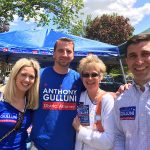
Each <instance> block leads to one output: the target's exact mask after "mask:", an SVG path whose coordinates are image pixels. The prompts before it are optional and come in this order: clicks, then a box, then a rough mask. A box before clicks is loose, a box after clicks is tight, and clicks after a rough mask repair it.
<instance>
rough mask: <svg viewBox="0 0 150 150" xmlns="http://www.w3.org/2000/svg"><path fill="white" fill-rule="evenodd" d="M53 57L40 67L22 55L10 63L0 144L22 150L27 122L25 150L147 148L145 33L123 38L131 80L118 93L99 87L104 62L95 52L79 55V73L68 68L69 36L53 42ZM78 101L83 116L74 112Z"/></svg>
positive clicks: (149, 38) (148, 52)
mask: <svg viewBox="0 0 150 150" xmlns="http://www.w3.org/2000/svg"><path fill="white" fill-rule="evenodd" d="M53 59H54V65H53V66H52V67H46V68H44V69H41V70H40V66H39V63H38V62H37V61H36V60H34V59H26V58H22V59H20V60H18V61H17V62H16V64H15V65H14V67H13V68H12V71H11V73H10V77H9V80H8V82H7V83H6V86H5V89H4V92H3V93H2V94H3V96H2V98H1V100H0V149H2V150H26V149H27V148H26V140H27V137H28V133H27V129H28V128H29V126H30V125H31V124H32V130H31V134H30V136H31V141H32V143H31V150H61V149H63V150H135V149H136V150H148V149H149V147H150V136H149V130H150V123H149V122H150V105H149V104H150V34H139V35H136V36H133V37H132V38H130V39H129V40H128V41H127V43H126V62H127V65H128V68H129V69H130V71H131V72H132V73H133V76H134V83H133V84H132V85H131V86H130V87H129V89H128V90H125V91H124V92H123V93H122V94H120V91H118V92H117V93H110V92H105V91H103V90H101V89H100V88H99V83H100V82H101V80H102V79H103V76H104V74H105V72H106V66H105V64H104V63H103V62H102V61H101V60H100V59H99V58H98V57H97V56H96V55H93V54H89V55H88V56H86V57H85V58H82V59H81V61H80V63H79V67H78V71H79V73H77V72H76V71H74V70H72V69H70V68H69V66H70V63H71V62H72V60H73V59H74V42H73V41H72V40H71V39H68V38H61V39H59V40H57V41H56V43H55V46H54V53H53ZM39 72H40V73H39ZM118 93H119V94H120V95H119V94H118ZM118 95H119V96H118ZM114 99H115V100H114ZM78 106H80V108H83V110H82V109H81V110H82V111H83V113H84V112H85V110H84V109H85V108H86V115H87V116H84V114H83V116H79V114H78V113H79V112H78V111H77V108H78ZM81 110H80V111H81ZM82 111H81V113H82ZM85 122H86V124H84V123H85Z"/></svg>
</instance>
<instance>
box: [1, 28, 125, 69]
mask: <svg viewBox="0 0 150 150" xmlns="http://www.w3.org/2000/svg"><path fill="white" fill-rule="evenodd" d="M61 37H68V38H71V39H72V40H73V41H74V42H75V60H78V59H77V58H78V57H83V56H86V55H87V54H89V53H93V54H96V55H98V56H101V57H103V58H105V60H111V61H110V62H111V63H112V64H113V63H115V62H114V61H112V58H117V57H118V56H119V49H118V47H117V46H114V45H110V44H106V43H103V42H99V41H95V40H90V39H86V38H82V37H79V36H75V35H71V34H66V33H63V32H58V31H53V30H48V29H47V30H32V31H31V30H27V31H12V32H6V33H0V61H1V60H3V61H6V62H14V61H16V60H17V59H19V58H21V57H34V58H36V59H38V61H39V62H40V63H41V65H43V66H46V65H49V64H50V62H52V54H53V47H54V44H55V42H56V40H58V39H59V38H61ZM113 60H114V59H113ZM115 60H116V59H115ZM118 62H120V64H121V69H122V68H123V67H122V63H121V61H120V59H119V61H117V63H118ZM122 70H123V69H122Z"/></svg>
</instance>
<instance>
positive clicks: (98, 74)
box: [73, 54, 114, 150]
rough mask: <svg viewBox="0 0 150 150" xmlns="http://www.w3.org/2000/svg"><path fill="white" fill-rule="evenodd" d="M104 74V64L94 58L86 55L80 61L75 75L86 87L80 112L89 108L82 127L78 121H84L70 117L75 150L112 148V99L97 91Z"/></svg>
mask: <svg viewBox="0 0 150 150" xmlns="http://www.w3.org/2000/svg"><path fill="white" fill-rule="evenodd" d="M105 72H106V66H105V64H104V63H103V62H102V61H101V60H100V59H99V58H98V57H97V56H96V55H92V54H90V55H88V56H87V57H85V58H83V59H81V61H80V64H79V73H80V75H81V78H82V81H83V84H84V86H85V88H86V91H85V92H82V93H81V96H80V102H82V107H84V106H86V107H84V110H85V108H86V109H87V108H88V109H89V114H88V115H89V125H87V124H88V122H86V123H87V124H86V126H85V125H82V123H81V122H80V121H87V120H88V119H85V120H84V119H83V118H82V120H80V119H79V117H78V116H76V118H74V121H73V127H74V128H75V130H76V132H77V135H76V144H75V150H111V149H112V147H113V142H114V132H113V131H114V119H113V112H112V110H113V107H114V98H113V96H112V95H111V94H110V93H106V92H105V91H103V90H101V89H100V88H99V83H100V82H101V80H102V79H103V74H104V73H105ZM98 108H99V112H98ZM87 112H88V111H87ZM81 113H82V112H81ZM84 123H85V122H84Z"/></svg>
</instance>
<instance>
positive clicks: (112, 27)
mask: <svg viewBox="0 0 150 150" xmlns="http://www.w3.org/2000/svg"><path fill="white" fill-rule="evenodd" d="M129 21H130V20H129V18H124V17H123V16H119V15H117V14H112V15H106V14H104V15H102V16H101V17H96V18H95V19H94V20H93V21H92V23H91V24H90V26H87V27H86V37H87V38H90V39H94V40H98V41H101V42H105V43H108V44H114V45H119V44H122V43H124V42H125V41H127V39H128V38H129V37H130V36H132V34H133V31H134V27H132V26H131V25H130V22H129Z"/></svg>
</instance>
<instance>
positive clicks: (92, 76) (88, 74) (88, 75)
mask: <svg viewBox="0 0 150 150" xmlns="http://www.w3.org/2000/svg"><path fill="white" fill-rule="evenodd" d="M98 76H99V74H98V73H82V77H83V78H89V77H91V78H95V77H98Z"/></svg>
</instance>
